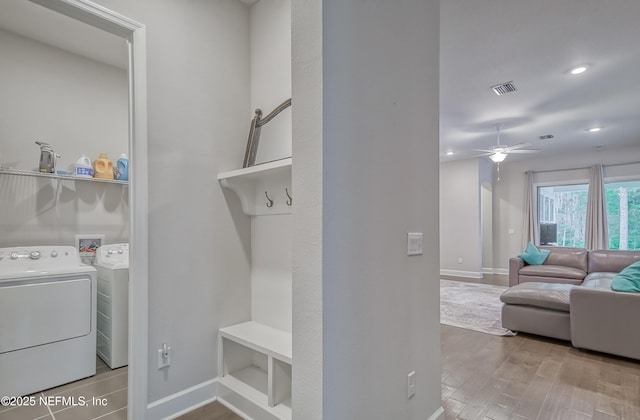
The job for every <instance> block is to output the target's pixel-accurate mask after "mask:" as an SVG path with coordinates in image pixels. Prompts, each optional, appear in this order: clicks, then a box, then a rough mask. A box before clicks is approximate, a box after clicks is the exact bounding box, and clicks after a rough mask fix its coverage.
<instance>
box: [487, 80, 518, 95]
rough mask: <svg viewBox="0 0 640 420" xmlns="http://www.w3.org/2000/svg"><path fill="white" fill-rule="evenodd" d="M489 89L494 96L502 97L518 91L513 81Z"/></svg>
mask: <svg viewBox="0 0 640 420" xmlns="http://www.w3.org/2000/svg"><path fill="white" fill-rule="evenodd" d="M491 89H493V91H494V92H495V94H496V95H498V96H500V95H504V94H505V93H509V92H515V91H516V90H518V89H517V88H516V85H514V84H513V81H511V82H507V83H500V84H499V85H495V86H491Z"/></svg>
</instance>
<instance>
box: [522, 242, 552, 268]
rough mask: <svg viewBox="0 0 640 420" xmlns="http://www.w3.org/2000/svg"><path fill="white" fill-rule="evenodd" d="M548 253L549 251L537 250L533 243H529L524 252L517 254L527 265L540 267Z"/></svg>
mask: <svg viewBox="0 0 640 420" xmlns="http://www.w3.org/2000/svg"><path fill="white" fill-rule="evenodd" d="M550 253H551V251H549V250H547V249H538V248H536V246H535V245H534V244H533V243H531V242H529V243H528V244H527V248H526V249H525V250H524V252H523V253H522V254H518V258H521V259H523V260H524V261H525V262H526V263H527V264H529V265H540V264H542V263H543V262H545V260H546V259H547V257H548V256H549V254H550Z"/></svg>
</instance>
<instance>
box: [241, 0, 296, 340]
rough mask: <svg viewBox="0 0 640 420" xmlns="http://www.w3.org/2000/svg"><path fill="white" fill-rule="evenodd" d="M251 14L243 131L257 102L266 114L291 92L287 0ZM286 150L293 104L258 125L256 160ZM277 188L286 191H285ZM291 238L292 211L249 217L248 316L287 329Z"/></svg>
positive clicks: (268, 2)
mask: <svg viewBox="0 0 640 420" xmlns="http://www.w3.org/2000/svg"><path fill="white" fill-rule="evenodd" d="M249 15H250V33H251V106H252V108H251V109H252V111H251V116H250V117H248V118H247V120H246V121H247V126H246V128H247V132H248V128H249V124H248V123H249V121H250V119H251V118H253V110H254V109H255V108H262V110H263V112H264V114H263V116H264V115H266V113H269V112H271V111H272V110H273V109H274V108H275V107H277V106H278V105H280V104H281V103H282V102H283V101H284V100H285V99H288V98H290V97H291V1H290V0H260V1H258V2H257V3H255V4H254V5H253V6H251V8H250V9H249ZM289 156H291V108H288V109H287V110H286V111H283V112H282V113H280V114H279V115H278V116H277V117H276V118H275V119H273V120H271V121H270V122H269V123H268V124H267V125H265V126H263V127H262V132H261V135H260V143H259V148H258V155H257V158H256V162H257V163H260V162H264V161H269V160H274V159H280V158H284V157H289ZM289 192H290V193H291V194H293V192H292V191H289ZM270 193H271V195H272V196H274V193H276V192H275V191H271V192H270ZM277 193H278V194H279V196H281V197H284V191H279V192H277ZM296 202H297V200H296ZM291 238H292V226H291V215H274V216H256V217H252V218H251V250H252V252H251V319H252V320H254V321H256V322H260V323H262V324H266V325H269V326H271V327H273V328H278V329H281V330H285V331H289V332H291V322H292V321H291V314H292V301H291V299H292V298H291V293H292V291H291V288H292V285H291V265H292V261H291V258H292V257H291V255H292V242H291V240H292V239H291Z"/></svg>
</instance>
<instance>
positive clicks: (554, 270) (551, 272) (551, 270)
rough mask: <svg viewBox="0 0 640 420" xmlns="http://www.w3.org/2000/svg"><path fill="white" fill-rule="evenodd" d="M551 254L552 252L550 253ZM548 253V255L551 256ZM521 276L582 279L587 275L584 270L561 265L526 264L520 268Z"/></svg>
mask: <svg viewBox="0 0 640 420" xmlns="http://www.w3.org/2000/svg"><path fill="white" fill-rule="evenodd" d="M551 255H553V253H552V254H551ZM551 255H549V257H551ZM520 275H521V276H535V277H558V278H563V279H575V280H582V279H584V277H585V276H586V275H587V273H586V272H585V271H584V270H580V269H578V268H574V267H567V266H562V265H547V264H544V265H526V266H524V267H522V268H521V269H520Z"/></svg>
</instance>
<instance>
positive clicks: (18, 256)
mask: <svg viewBox="0 0 640 420" xmlns="http://www.w3.org/2000/svg"><path fill="white" fill-rule="evenodd" d="M79 264H81V260H80V257H79V255H78V252H77V251H76V249H75V248H74V247H72V246H49V245H42V246H32V247H30V246H17V247H12V248H0V278H2V277H3V276H9V275H11V274H12V273H16V272H25V271H29V270H31V271H38V272H41V271H47V270H52V269H59V268H63V267H67V266H72V267H77V266H78V265H79Z"/></svg>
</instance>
